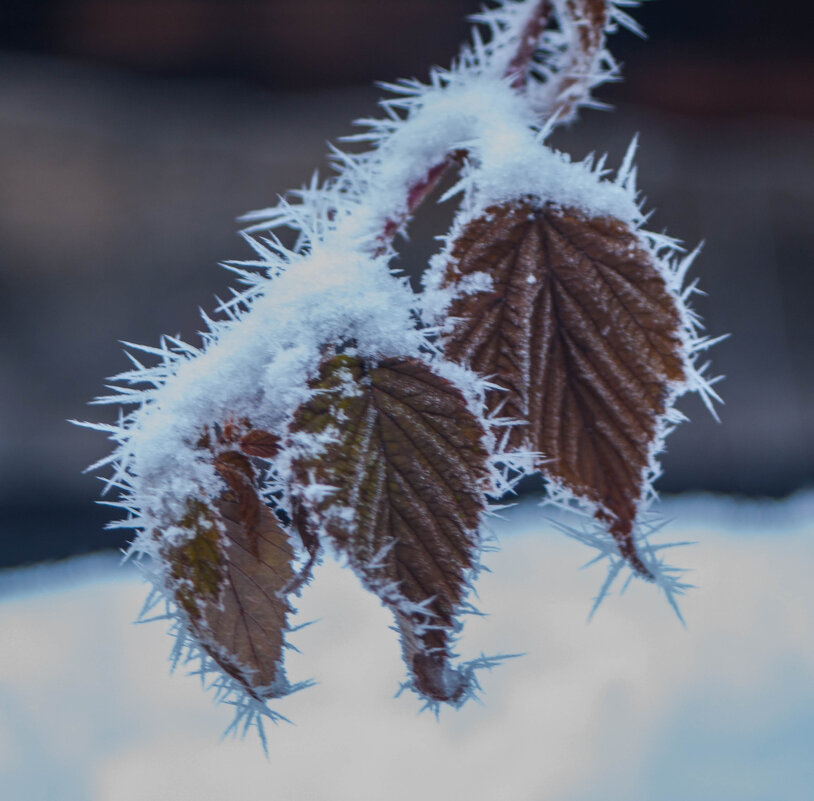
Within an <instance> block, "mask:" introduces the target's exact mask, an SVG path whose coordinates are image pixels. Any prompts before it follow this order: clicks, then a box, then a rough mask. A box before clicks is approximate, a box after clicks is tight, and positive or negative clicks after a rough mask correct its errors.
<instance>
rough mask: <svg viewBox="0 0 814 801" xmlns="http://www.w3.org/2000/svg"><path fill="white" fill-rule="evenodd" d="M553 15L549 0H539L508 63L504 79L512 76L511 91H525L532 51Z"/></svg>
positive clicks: (552, 7)
mask: <svg viewBox="0 0 814 801" xmlns="http://www.w3.org/2000/svg"><path fill="white" fill-rule="evenodd" d="M553 13H554V5H553V3H552V2H551V0H541V1H540V3H539V5H538V6H537V8H536V10H535V11H534V13H533V14H532V15H531V16H530V17H529V19H528V21H527V22H526V25H525V27H524V28H523V32H522V33H521V34H520V42H519V44H518V46H517V53H516V54H515V56H514V58H513V59H512V60H511V61H510V62H509V67H508V69H507V70H506V77H511V76H514V77H513V78H512V89H516V90H517V91H518V92H522V91H523V89H525V86H526V79H527V78H528V71H529V66H530V65H531V59H532V56H533V55H534V51H535V50H536V49H537V42H538V41H540V36H542V34H543V31H544V30H545V29H546V26H547V25H548V20H549V19H550V18H551V15H552V14H553Z"/></svg>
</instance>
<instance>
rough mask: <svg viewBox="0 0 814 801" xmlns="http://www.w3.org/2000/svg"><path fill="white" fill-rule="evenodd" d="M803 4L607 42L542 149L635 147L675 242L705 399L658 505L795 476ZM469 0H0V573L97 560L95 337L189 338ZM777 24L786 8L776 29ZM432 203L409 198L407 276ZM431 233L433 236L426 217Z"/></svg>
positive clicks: (809, 237) (794, 480)
mask: <svg viewBox="0 0 814 801" xmlns="http://www.w3.org/2000/svg"><path fill="white" fill-rule="evenodd" d="M806 5H807V4H803V3H798V4H795V3H784V4H782V13H778V4H777V3H773V2H769V1H768V0H747V2H743V0H716V2H714V3H709V2H705V1H703V0H681V1H680V2H678V1H677V0H669V1H668V0H663V1H662V2H652V3H650V2H648V3H646V4H645V7H643V8H641V9H639V10H637V11H636V13H635V16H636V18H637V20H639V21H640V22H641V24H642V25H643V27H644V28H645V30H646V31H647V33H648V35H649V39H648V40H642V39H638V38H636V37H635V36H633V35H632V34H630V33H627V32H622V33H620V34H618V35H617V36H616V37H615V38H614V40H613V41H612V42H611V49H612V52H613V53H614V54H615V55H616V56H617V57H618V59H619V60H620V61H621V62H622V63H623V67H624V75H625V81H624V82H623V83H619V84H615V85H609V86H606V87H603V88H602V89H601V90H600V92H599V97H600V99H602V100H605V101H607V102H609V103H611V104H613V105H614V106H615V108H616V110H615V111H614V112H613V113H606V112H598V111H585V112H583V113H582V118H581V120H580V121H579V122H578V123H577V124H576V125H575V126H573V127H572V128H571V129H568V130H561V131H558V132H557V133H556V135H555V137H554V139H553V143H554V144H555V145H556V146H557V147H559V148H561V149H564V150H567V151H568V152H570V153H571V154H572V155H573V156H575V157H578V158H579V157H583V156H584V155H586V154H587V153H588V152H590V151H593V150H597V151H607V152H608V153H609V155H610V158H611V163H612V164H614V163H616V164H618V163H619V161H620V160H621V157H622V155H623V153H624V151H625V149H626V147H627V144H628V142H629V140H630V138H631V137H632V135H633V134H634V133H635V132H637V131H638V132H639V133H640V151H639V157H638V162H639V165H640V172H639V175H640V187H641V189H642V191H643V194H644V195H645V196H646V198H647V207H648V208H651V209H654V210H655V211H654V214H653V217H652V219H651V222H650V227H651V228H652V229H654V230H659V231H660V230H666V231H667V232H668V233H670V234H671V235H673V236H675V237H678V238H680V239H682V240H683V241H684V242H685V243H687V245H688V246H690V247H694V246H695V245H696V244H697V243H698V242H699V241H701V240H704V241H705V246H704V250H703V252H702V255H701V256H700V258H699V259H698V260H697V262H696V267H695V269H694V276H695V277H697V278H698V279H699V282H700V287H701V288H702V289H703V290H704V291H705V292H707V293H708V296H699V297H697V298H696V301H695V306H696V308H697V309H698V311H699V312H700V313H701V315H702V317H703V318H704V320H705V322H706V324H707V328H708V332H709V333H710V334H713V335H718V334H724V333H729V334H731V338H730V339H729V340H728V341H726V342H724V343H722V344H720V345H718V346H717V347H715V348H714V350H713V351H712V352H711V354H710V358H711V360H712V362H713V370H714V372H715V373H717V374H722V375H725V376H726V380H725V381H724V382H722V384H721V385H720V386H719V390H720V392H721V394H722V395H723V397H724V399H725V401H726V405H725V406H723V407H721V408H720V410H719V412H720V417H721V423H720V424H717V423H715V422H714V421H713V420H712V419H711V417H710V416H709V414H708V413H707V412H706V411H705V410H704V409H703V407H701V405H700V404H699V403H698V402H697V401H696V400H695V399H694V398H687V399H685V400H684V401H683V402H682V403H681V407H680V408H682V410H683V411H685V413H686V414H687V415H688V416H689V417H690V418H691V420H692V422H691V423H690V424H686V425H683V426H681V427H680V428H679V429H678V430H677V431H676V433H674V434H673V435H672V436H671V438H670V440H669V441H668V448H669V451H668V453H667V454H666V455H665V457H664V459H663V464H664V476H663V478H662V479H661V480H660V482H659V484H658V488H659V489H661V490H662V491H664V492H668V493H677V492H686V491H714V492H722V493H729V494H733V495H739V496H743V495H748V496H756V497H765V496H773V497H782V496H786V495H788V494H790V493H793V492H794V491H796V490H798V489H800V488H805V487H809V486H811V485H812V483H813V482H814V412H813V411H812V410H814V359H812V356H811V352H810V349H811V346H812V344H814V318H813V317H812V314H811V312H810V308H811V303H812V299H814V271H812V269H811V266H810V265H811V254H812V253H814V225H812V222H811V221H812V217H813V216H814V52H813V51H812V48H811V41H810V31H811V26H810V24H808V23H810V21H811V20H805V19H804V18H803V12H804V9H805V7H806ZM478 6H479V3H478V2H477V0H410V2H404V1H403V0H263V1H261V0H27V2H14V0H2V2H0V48H1V49H0V388H1V389H0V565H2V566H9V565H15V564H25V563H30V562H34V561H39V560H49V559H55V558H61V557H65V556H68V555H71V554H76V553H81V552H84V551H88V550H98V549H103V548H116V547H120V546H121V545H122V543H123V540H122V539H121V538H119V537H117V535H114V534H111V533H104V532H103V531H102V528H103V526H104V524H105V523H106V522H107V521H108V520H110V519H112V518H113V517H115V513H114V512H112V511H111V510H109V509H107V508H105V507H100V506H96V505H94V500H95V499H96V498H97V496H98V490H99V488H100V484H99V483H98V480H97V479H95V478H93V477H91V476H89V475H83V474H82V469H83V468H84V467H86V466H87V465H88V464H90V463H92V462H94V461H95V460H97V459H99V458H100V457H101V456H103V455H104V454H105V453H106V452H107V451H108V444H107V442H106V441H105V440H104V438H103V437H102V436H101V435H98V434H94V433H91V432H88V431H85V430H81V429H78V428H75V427H72V426H70V425H68V424H67V423H66V419H68V418H79V419H92V420H99V419H107V415H109V414H110V413H111V412H110V410H108V409H106V408H101V409H100V408H88V407H87V405H86V403H87V401H88V400H90V399H91V398H92V397H94V396H95V395H97V394H100V393H103V392H104V389H103V384H104V378H105V376H110V375H113V374H115V373H117V372H120V371H121V370H123V369H125V368H126V365H127V363H126V360H125V358H124V356H123V355H122V353H121V345H120V344H119V340H128V341H132V342H139V343H145V344H156V342H157V339H158V337H159V335H160V334H162V333H169V334H180V335H181V336H182V337H184V338H189V339H191V340H193V341H195V332H196V330H197V328H198V319H199V318H198V308H199V307H201V308H204V309H211V308H212V306H213V305H214V300H213V296H214V295H215V294H219V295H223V294H224V293H226V292H228V289H227V288H228V286H229V283H230V277H229V274H228V273H227V272H226V271H224V270H222V269H219V268H218V266H217V264H218V262H220V261H224V260H227V259H230V258H242V257H246V256H248V253H249V251H248V249H247V246H246V245H245V243H243V242H242V241H241V240H240V238H239V237H238V236H237V235H236V230H237V228H238V224H237V223H236V222H235V219H236V218H237V217H238V216H239V215H241V214H242V213H244V212H246V211H249V210H251V209H255V208H262V207H265V206H268V205H271V204H273V203H274V202H275V199H276V197H277V195H278V194H279V193H283V192H285V191H286V190H287V189H290V188H296V187H297V186H299V185H300V184H302V183H304V182H305V181H307V180H308V179H309V177H310V175H311V172H312V171H313V169H314V168H315V167H319V168H320V169H321V171H322V172H323V173H325V172H326V171H327V170H328V166H327V164H326V161H325V159H324V154H325V152H326V142H327V141H328V140H330V141H336V140H337V139H338V138H339V137H340V136H342V135H344V134H348V133H351V132H352V131H353V128H352V126H351V124H350V123H351V121H352V119H354V118H357V117H363V116H368V115H371V114H375V113H376V108H375V104H376V100H377V98H378V96H379V92H378V90H376V89H375V88H374V87H373V86H372V82H373V81H375V80H394V79H397V78H399V77H410V76H415V77H418V78H424V77H425V76H426V75H427V68H428V66H429V65H431V64H442V65H444V64H447V63H449V61H450V59H451V58H452V57H453V56H454V54H455V53H456V51H457V48H458V45H459V43H460V42H461V41H462V40H463V39H464V38H465V37H466V36H467V30H468V26H467V24H466V23H465V15H466V14H467V13H471V12H474V11H476V10H477V8H478ZM795 14H797V15H798V16H797V17H796V18H795ZM434 215H440V218H442V219H447V218H448V215H449V212H448V211H444V210H443V209H441V210H440V211H438V212H435V211H432V210H424V211H423V213H422V215H421V216H420V217H419V219H418V221H417V223H416V227H415V229H414V233H413V237H412V241H411V243H410V245H409V247H405V249H404V252H403V254H402V262H403V265H404V266H405V268H406V269H408V270H410V271H411V272H412V273H413V274H414V275H418V274H419V273H420V270H421V266H422V265H423V264H424V263H426V259H427V257H428V255H429V254H430V253H432V252H433V251H434V249H435V243H434V242H433V240H432V235H433V233H434V232H435V233H437V232H440V230H442V229H443V225H444V223H443V222H442V221H441V222H439V220H438V219H436V218H435V216H434ZM439 225H440V226H441V228H440V229H439Z"/></svg>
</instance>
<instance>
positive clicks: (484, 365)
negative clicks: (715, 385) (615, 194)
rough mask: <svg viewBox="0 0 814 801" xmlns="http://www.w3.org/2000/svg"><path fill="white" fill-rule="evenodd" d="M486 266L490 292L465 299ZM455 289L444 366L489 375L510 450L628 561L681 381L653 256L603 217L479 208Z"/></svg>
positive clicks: (675, 334)
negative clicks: (602, 525) (450, 362)
mask: <svg viewBox="0 0 814 801" xmlns="http://www.w3.org/2000/svg"><path fill="white" fill-rule="evenodd" d="M485 271H488V272H489V273H490V275H491V276H492V280H493V283H494V286H493V289H491V290H488V291H484V292H479V293H471V292H470V291H469V288H468V286H469V282H468V281H467V277H468V276H469V275H472V274H480V273H482V272H485ZM461 282H463V284H464V286H465V287H466V291H465V292H462V293H460V294H459V295H458V296H457V297H456V298H455V299H454V300H453V301H452V303H451V304H450V306H449V310H448V312H449V314H450V316H451V317H452V318H461V319H460V321H459V322H458V323H457V324H456V325H455V326H454V327H453V329H452V330H451V331H450V332H448V333H446V334H445V335H444V336H443V340H442V341H443V349H444V352H445V354H446V355H447V357H448V358H450V359H454V360H457V361H460V362H463V363H466V364H467V365H469V366H470V367H472V369H474V370H476V371H477V372H479V373H480V374H482V375H485V376H489V377H493V380H494V381H495V383H497V384H498V385H499V386H500V387H501V388H502V389H503V390H504V391H502V392H495V393H493V394H492V396H491V399H490V403H491V406H492V408H494V409H497V408H498V407H500V409H501V413H502V414H503V415H505V416H507V417H510V418H514V419H516V420H518V421H521V422H522V423H523V425H517V426H515V427H513V428H511V429H510V430H509V443H510V446H511V447H514V448H517V449H520V450H524V449H530V450H534V451H538V452H540V453H541V454H542V458H541V459H540V460H539V462H538V467H539V469H540V470H542V472H543V474H544V475H545V476H547V477H548V478H549V479H550V480H551V481H552V482H554V483H556V484H561V485H563V486H564V487H566V488H567V489H568V490H570V491H571V492H573V493H574V494H575V495H577V496H578V497H580V498H582V499H584V500H587V501H588V502H590V503H591V504H593V505H595V507H596V516H597V517H598V518H599V519H600V520H603V521H605V522H606V523H607V524H608V526H609V529H610V532H611V534H612V535H613V536H614V538H615V539H616V540H617V543H618V545H619V549H620V551H621V552H622V554H623V555H624V556H625V558H626V559H627V560H628V561H629V563H630V564H631V565H632V566H633V567H634V568H635V569H636V570H637V571H638V572H639V573H641V574H642V575H645V576H649V571H648V570H647V568H646V567H645V566H644V563H643V562H642V561H641V559H640V558H639V555H638V554H637V552H636V548H635V545H634V542H633V538H632V529H633V523H634V521H635V519H636V514H637V510H638V507H639V504H640V501H641V499H642V495H643V491H644V489H645V483H646V475H647V473H648V470H649V468H650V466H651V459H652V452H653V450H654V446H655V444H656V443H657V440H658V439H659V435H660V433H661V429H662V422H661V421H662V417H663V416H664V415H665V413H666V411H667V408H668V400H669V398H670V395H671V392H672V389H673V387H675V386H677V385H680V384H682V383H683V382H684V381H685V378H686V373H685V366H684V365H685V354H684V347H683V343H682V337H681V316H680V313H679V309H678V307H677V305H676V301H675V298H674V297H673V295H672V294H671V293H670V291H669V290H668V287H667V285H666V282H665V278H664V276H663V275H662V274H661V273H660V272H659V270H658V269H657V267H656V265H655V263H654V258H653V256H652V254H651V253H650V252H649V250H648V249H647V248H646V247H645V245H644V243H643V242H642V241H641V240H640V238H639V237H638V236H637V234H636V233H634V232H633V231H631V229H630V228H629V227H627V226H626V225H624V224H622V223H620V222H619V221H618V220H615V219H612V218H602V217H600V218H596V217H594V218H589V217H586V216H585V215H584V214H583V213H582V212H580V211H577V210H574V209H560V208H557V207H555V206H552V205H546V206H542V207H536V206H532V205H530V204H529V203H528V202H525V201H517V202H514V203H507V204H505V205H503V206H499V207H492V208H490V209H487V211H486V213H485V214H484V215H483V216H482V217H479V218H477V219H475V220H473V221H471V222H470V223H469V224H468V225H467V226H466V227H465V228H464V229H463V231H462V232H461V234H460V236H459V237H458V238H457V239H456V240H455V241H454V242H453V244H452V247H451V250H450V252H449V256H448V261H447V267H446V273H445V275H444V285H446V286H456V285H458V284H459V283H461Z"/></svg>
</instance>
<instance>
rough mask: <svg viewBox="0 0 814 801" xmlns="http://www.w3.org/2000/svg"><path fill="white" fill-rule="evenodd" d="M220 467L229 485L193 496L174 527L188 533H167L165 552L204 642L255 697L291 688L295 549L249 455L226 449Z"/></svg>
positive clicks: (174, 584)
mask: <svg viewBox="0 0 814 801" xmlns="http://www.w3.org/2000/svg"><path fill="white" fill-rule="evenodd" d="M215 468H216V470H217V472H218V474H219V475H220V476H221V478H222V479H223V480H224V481H225V483H226V485H227V487H228V489H226V490H224V491H223V492H222V493H221V495H220V497H218V498H217V499H216V500H215V501H214V502H212V501H210V502H204V501H203V500H201V499H196V498H189V499H188V500H187V513H186V515H185V516H184V517H183V518H182V519H181V520H179V521H177V524H176V527H175V528H176V529H181V532H182V534H183V536H175V537H171V538H167V537H165V538H164V539H165V541H164V542H163V543H162V544H161V546H160V548H159V553H160V556H161V558H162V559H163V561H164V562H165V563H166V565H167V575H168V579H167V581H168V584H169V585H170V588H171V589H172V591H173V595H174V598H175V600H176V602H177V603H178V605H179V607H181V608H182V609H183V610H184V611H185V612H186V615H187V618H188V620H189V626H190V628H191V630H192V632H193V634H194V635H195V637H196V638H197V640H198V641H199V643H200V645H201V647H202V648H203V649H204V650H205V651H206V652H207V653H208V654H209V655H210V656H211V657H212V659H214V660H215V662H217V664H218V665H219V666H220V667H221V668H222V669H223V671H224V672H225V673H227V674H228V675H229V676H231V677H232V678H233V679H235V680H236V681H238V682H239V683H240V684H241V685H242V686H243V688H244V689H245V690H246V692H247V693H248V694H249V695H250V696H252V697H253V698H255V699H257V700H264V699H267V698H274V697H278V696H280V695H284V694H286V693H287V692H288V691H289V686H288V682H287V680H286V678H285V672H284V670H283V665H282V661H283V649H284V647H285V641H284V633H285V632H286V631H287V630H288V625H287V621H286V617H287V615H288V614H289V613H290V612H292V609H291V606H290V605H289V603H288V601H287V600H286V595H287V594H288V593H289V592H290V591H291V588H292V586H293V585H294V583H295V581H296V578H297V577H296V575H295V571H294V568H293V561H294V552H293V549H292V547H291V544H290V542H289V538H288V535H287V534H286V532H285V531H284V530H283V528H282V527H281V526H280V524H279V523H278V522H277V519H276V518H275V516H274V514H273V513H272V512H271V511H269V509H268V508H267V507H266V506H265V504H263V503H262V502H261V500H260V498H259V497H258V494H257V491H256V489H255V484H254V475H253V469H252V466H251V463H250V461H249V459H248V458H247V457H246V456H244V455H243V454H241V453H239V452H238V451H225V452H223V453H221V454H219V455H218V456H217V457H216V458H215ZM156 536H160V534H159V533H157V534H156Z"/></svg>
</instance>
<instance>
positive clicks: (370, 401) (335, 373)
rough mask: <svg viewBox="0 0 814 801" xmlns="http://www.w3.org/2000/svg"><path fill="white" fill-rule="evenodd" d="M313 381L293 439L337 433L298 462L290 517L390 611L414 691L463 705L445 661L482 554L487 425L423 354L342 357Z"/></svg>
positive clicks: (461, 688)
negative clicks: (373, 359)
mask: <svg viewBox="0 0 814 801" xmlns="http://www.w3.org/2000/svg"><path fill="white" fill-rule="evenodd" d="M311 388H312V389H314V390H317V392H316V393H315V395H314V396H313V398H312V399H311V400H310V401H309V402H308V403H306V404H304V405H303V406H301V407H300V409H299V410H298V412H297V414H296V416H295V419H294V422H293V424H292V427H291V432H292V441H293V442H297V441H301V440H302V434H303V433H306V434H309V435H313V436H316V437H320V436H321V437H323V438H324V437H325V436H326V435H332V437H333V439H332V441H330V442H329V444H328V445H327V447H326V448H325V450H324V452H323V453H321V454H319V455H314V454H313V453H312V452H310V453H309V452H308V451H307V450H304V449H303V450H301V451H300V452H299V455H296V456H295V458H294V461H293V471H294V476H295V479H296V482H297V484H299V486H300V487H301V488H303V489H302V490H301V492H300V493H299V494H298V495H297V496H296V497H295V498H294V509H293V517H294V520H295V521H299V524H300V525H301V526H304V527H305V528H306V532H305V535H306V536H315V535H316V534H317V533H322V532H323V531H324V532H325V533H327V535H328V536H329V537H330V538H331V539H332V541H333V542H334V544H335V545H336V546H337V548H338V549H339V550H340V551H342V552H343V553H345V554H346V555H347V557H348V560H349V562H350V564H351V566H352V567H353V568H354V570H355V571H356V573H357V574H358V575H359V576H360V577H361V579H362V581H363V583H364V584H365V586H367V587H368V589H370V590H372V591H373V592H375V593H376V594H377V595H378V596H379V597H380V598H381V600H382V601H383V602H384V603H385V604H387V605H388V606H389V607H390V608H391V609H392V610H393V611H394V613H395V615H396V622H397V624H398V628H399V630H400V632H401V639H402V652H403V655H404V659H405V662H406V663H407V666H408V668H409V670H410V671H411V673H412V676H413V683H414V686H415V687H416V689H417V690H419V691H420V692H421V693H422V694H423V695H424V696H426V697H428V698H430V699H433V700H435V701H450V702H452V703H455V702H456V701H458V700H460V698H461V697H462V696H463V694H464V693H465V691H466V689H467V680H466V678H465V677H463V676H462V675H461V674H458V673H456V672H455V671H454V670H453V669H452V668H451V667H450V665H449V659H450V656H451V650H450V649H451V634H452V633H453V632H454V631H455V630H456V622H455V615H456V613H457V611H458V609H459V607H460V605H461V603H462V602H463V600H464V597H465V595H466V591H467V573H468V571H470V570H471V569H472V568H473V567H475V565H476V560H477V555H478V545H479V540H478V535H477V528H478V523H479V517H480V514H481V512H482V511H483V510H484V504H485V501H484V496H483V488H484V486H485V484H486V481H487V478H488V471H487V467H486V460H487V457H488V454H487V452H486V450H485V449H484V447H483V444H482V437H483V429H482V427H481V425H480V423H479V422H478V420H477V419H476V418H475V417H474V415H473V414H472V413H471V412H470V411H469V409H468V408H467V405H466V401H465V400H464V398H463V396H462V395H461V393H460V391H459V390H458V389H457V388H456V387H455V386H453V385H452V384H450V383H449V382H448V381H446V380H445V379H443V378H441V377H440V376H437V375H435V374H434V373H433V372H432V371H431V370H430V368H429V367H428V366H427V365H426V364H424V363H422V362H420V361H416V360H411V359H386V360H384V361H382V362H380V363H378V364H377V365H369V364H367V363H365V362H363V361H361V360H360V359H357V358H352V357H348V356H335V357H333V358H331V359H328V360H327V361H326V362H324V363H323V365H322V369H321V373H320V376H319V377H318V379H316V380H315V381H313V382H312V384H311ZM295 447H296V446H295ZM309 485H310V486H311V489H312V490H313V488H314V485H330V486H331V487H332V488H333V490H332V491H331V492H327V493H326V492H322V493H319V492H316V493H314V492H312V491H309ZM419 605H421V606H419ZM428 626H429V627H430V628H427V627H428Z"/></svg>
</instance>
